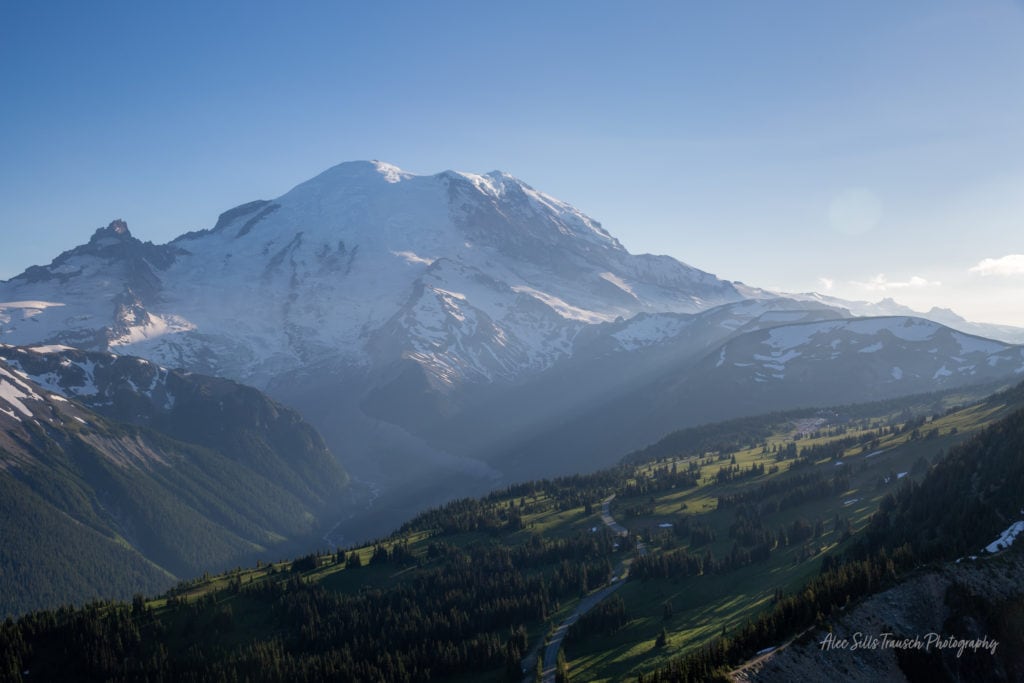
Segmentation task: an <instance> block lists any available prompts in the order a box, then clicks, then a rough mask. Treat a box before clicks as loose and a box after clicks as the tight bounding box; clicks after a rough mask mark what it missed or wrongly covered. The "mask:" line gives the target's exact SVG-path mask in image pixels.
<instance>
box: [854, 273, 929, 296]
mask: <svg viewBox="0 0 1024 683" xmlns="http://www.w3.org/2000/svg"><path fill="white" fill-rule="evenodd" d="M850 284H851V285H854V286H856V287H860V288H861V289H866V290H868V291H871V292H885V291H888V290H890V289H923V288H924V287H941V286H942V283H941V282H938V281H933V280H926V279H925V278H923V277H920V276H918V275H914V276H913V277H911V278H910V279H909V280H889V278H887V277H886V276H885V275H884V274H883V273H879V274H878V275H876V276H874V277H873V278H871V279H870V280H868V281H867V282H855V281H851V282H850Z"/></svg>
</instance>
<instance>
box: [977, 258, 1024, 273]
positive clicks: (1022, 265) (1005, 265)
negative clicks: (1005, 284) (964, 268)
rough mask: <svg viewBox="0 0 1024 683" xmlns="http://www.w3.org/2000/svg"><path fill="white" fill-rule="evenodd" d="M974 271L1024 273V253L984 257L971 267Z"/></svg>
mask: <svg viewBox="0 0 1024 683" xmlns="http://www.w3.org/2000/svg"><path fill="white" fill-rule="evenodd" d="M971 272H972V273H978V274H979V275H986V276H987V275H1002V276H1004V277H1005V276H1010V275H1024V254H1008V255H1006V256H1003V257H1002V258H987V259H982V260H981V261H980V262H979V263H978V265H976V266H974V267H973V268H971Z"/></svg>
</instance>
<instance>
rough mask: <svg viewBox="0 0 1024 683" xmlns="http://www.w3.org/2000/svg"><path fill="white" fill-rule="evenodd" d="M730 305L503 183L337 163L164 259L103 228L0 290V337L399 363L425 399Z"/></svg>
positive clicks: (239, 358)
mask: <svg viewBox="0 0 1024 683" xmlns="http://www.w3.org/2000/svg"><path fill="white" fill-rule="evenodd" d="M739 298H740V296H739V294H738V293H737V292H736V290H735V289H734V288H733V286H732V285H731V284H729V283H726V282H723V281H721V280H718V279H717V278H715V277H714V276H712V275H709V274H707V273H704V272H702V271H699V270H697V269H695V268H691V267H689V266H687V265H685V264H682V263H680V262H678V261H676V260H674V259H671V258H669V257H663V256H662V257H658V256H650V255H642V256H635V255H632V254H629V253H628V252H627V251H626V250H625V249H624V248H623V247H622V245H621V244H619V242H618V241H617V240H615V239H614V238H613V237H612V236H611V235H609V234H608V233H607V232H606V231H605V230H604V229H603V228H602V227H601V226H600V224H599V223H597V222H596V221H594V220H592V219H590V218H589V217H587V216H586V215H584V214H582V213H581V212H579V211H578V210H576V209H574V208H573V207H571V206H569V205H568V204H565V203H564V202H560V201H558V200H556V199H554V198H552V197H550V196H548V195H545V194H543V193H541V192H538V191H536V190H534V189H533V188H531V187H530V186H528V185H526V184H525V183H523V182H522V181H519V180H517V179H515V178H513V177H511V176H509V175H507V174H504V173H499V172H494V173H490V174H487V175H474V174H468V173H456V172H453V171H447V172H444V173H440V174H437V175H433V176H414V175H412V174H409V173H405V172H403V171H401V170H400V169H398V168H396V167H394V166H390V165H388V164H384V163H380V162H353V163H346V164H341V165H339V166H336V167H334V168H332V169H329V170H328V171H326V172H324V173H322V174H321V175H319V176H317V177H316V178H313V179H312V180H310V181H308V182H305V183H303V184H301V185H299V186H297V187H296V188H294V189H293V190H291V191H290V192H288V193H287V194H285V195H284V196H282V197H280V198H278V199H276V200H274V201H269V202H268V201H257V202H252V203H249V204H246V205H243V206H240V207H237V208H236V209H233V210H231V211H228V212H226V213H225V214H223V215H222V216H221V218H220V220H219V221H218V223H217V225H216V226H215V227H214V228H212V229H211V230H205V231H200V232H194V233H189V234H186V235H183V236H182V237H180V238H178V239H176V240H174V241H173V242H171V243H170V244H168V245H163V246H155V245H152V244H149V243H142V242H140V241H139V240H137V239H135V238H134V237H132V236H131V234H130V232H129V231H128V229H127V226H126V225H125V224H124V223H123V222H122V221H115V222H114V223H112V224H111V226H110V227H108V228H105V229H101V230H98V231H97V232H96V234H95V235H93V237H92V239H91V240H90V241H89V243H88V244H86V245H84V246H81V247H78V248H76V249H73V250H71V251H69V252H65V253H64V254H61V255H60V256H59V257H58V258H57V259H55V260H54V262H53V263H51V264H50V265H49V266H46V267H33V268H30V269H29V270H27V271H26V272H25V273H23V274H22V275H20V276H18V277H16V278H13V279H12V280H10V281H8V282H6V283H3V284H2V285H0V301H2V302H7V303H2V304H0V341H3V342H7V343H13V344H30V343H66V344H69V345H75V346H80V347H83V348H91V349H104V350H106V349H116V350H118V351H119V352H124V353H132V354H135V355H141V356H144V357H147V358H151V359H153V360H155V361H157V362H159V363H161V364H163V365H167V366H171V367H188V368H190V369H194V370H202V371H205V372H211V373H215V374H220V375H224V376H228V377H232V378H235V379H239V380H242V381H246V382H248V383H252V384H256V385H258V386H265V385H266V384H267V383H268V382H269V381H270V380H271V379H272V378H274V377H275V376H279V375H281V374H282V373H287V372H289V371H292V370H294V369H296V368H299V367H304V366H309V365H311V364H316V363H321V362H324V361H329V362H332V363H343V364H347V365H351V366H362V367H366V366H372V365H375V364H379V363H382V362H391V361H394V360H397V359H400V358H405V359H408V360H411V361H413V362H415V363H417V364H419V365H420V366H422V367H423V368H424V370H425V371H426V373H427V376H428V378H429V379H430V381H431V383H432V384H433V385H434V386H435V387H445V386H451V385H453V384H456V383H459V382H463V381H467V380H468V381H473V380H477V381H490V380H492V379H515V378H517V377H519V376H521V375H522V374H524V373H528V372H535V371H538V370H543V369H544V368H546V367H549V366H550V365H551V364H552V363H554V362H555V361H556V360H558V359H559V358H562V357H564V356H566V355H568V354H569V353H570V352H571V348H572V340H573V338H574V337H575V335H576V334H577V333H578V332H579V331H580V330H581V329H583V328H584V327H586V326H587V325H589V324H593V323H597V322H605V321H613V320H615V319H617V318H619V317H622V318H630V317H632V316H634V315H636V314H637V313H641V312H648V313H657V312H695V311H700V310H704V309H706V308H709V307H712V306H714V305H717V304H721V303H725V302H729V301H735V300H738V299H739Z"/></svg>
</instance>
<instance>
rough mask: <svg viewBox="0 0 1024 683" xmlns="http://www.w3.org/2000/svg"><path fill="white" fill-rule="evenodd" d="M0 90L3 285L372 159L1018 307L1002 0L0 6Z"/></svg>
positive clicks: (648, 230)
mask: <svg viewBox="0 0 1024 683" xmlns="http://www.w3.org/2000/svg"><path fill="white" fill-rule="evenodd" d="M293 5H297V6H293ZM0 101H2V102H3V106H2V107H0V235H2V247H0V278H8V277H11V276H13V275H15V274H17V273H19V272H21V271H22V270H24V268H25V267H27V266H28V265H31V264H35V263H47V262H49V261H50V260H51V259H52V258H53V257H54V256H56V254H57V253H59V252H60V251H62V250H64V249H68V248H71V247H72V246H74V245H76V244H79V243H82V242H84V241H85V240H86V239H87V238H88V236H89V235H90V234H91V232H92V231H93V230H94V229H95V228H97V227H99V226H101V225H106V224H107V223H108V222H109V221H110V220H112V219H113V218H124V219H125V220H127V221H128V223H129V225H130V226H131V229H132V231H133V233H135V234H136V235H137V236H139V237H140V238H142V239H148V240H152V241H154V242H158V243H159V242H166V241H168V240H170V239H172V238H173V237H175V236H177V235H178V234H180V233H182V232H185V231H187V230H193V229H198V228H205V227H210V226H212V225H213V223H214V222H215V221H216V218H217V215H218V214H219V213H220V212H221V211H224V210H227V209H229V208H231V207H232V206H235V205H237V204H240V203H242V202H245V201H249V200H251V199H256V198H272V197H275V196H278V195H280V194H283V193H284V192H286V191H287V190H288V189H290V188H291V187H292V186H294V185H296V184H298V183H299V182H301V181H303V180H305V179H307V178H309V177H311V176H313V175H315V174H317V173H319V172H320V171H322V170H324V169H325V168H327V167H329V166H332V165H334V164H336V163H339V162H341V161H346V160H352V159H382V160H385V161H389V162H391V163H394V164H396V165H398V166H400V167H402V168H404V169H405V170H407V171H411V172H414V173H434V172H437V171H441V170H444V169H448V168H454V169H458V170H465V171H474V172H486V171H490V170H493V169H501V170H505V171H508V172H510V173H512V174H514V175H516V176H518V177H520V178H522V179H523V180H525V181H526V182H528V183H530V184H531V185H533V186H534V187H536V188H538V189H540V190H542V191H545V192H547V193H549V194H552V195H554V196H556V197H559V198H560V199H564V200H566V201H569V202H571V203H573V204H575V205H576V206H577V207H579V208H580V209H581V210H583V211H585V212H586V213H588V214H590V215H591V216H593V217H594V218H596V219H597V220H600V221H601V222H602V223H603V224H604V226H605V227H606V228H607V229H608V230H609V231H610V232H611V233H612V234H614V235H615V236H617V237H618V238H619V239H620V240H621V241H622V242H623V244H625V245H626V247H627V248H629V249H630V250H631V251H633V252H654V253H667V254H671V255H672V256H675V257H677V258H679V259H681V260H683V261H685V262H687V263H690V264H692V265H695V266H697V267H700V268H703V269H705V270H709V271H711V272H714V273H716V274H717V275H719V276H721V277H725V278H728V279H737V280H742V281H744V282H747V283H748V284H753V285H757V286H763V287H771V288H779V289H783V290H788V291H809V290H818V291H823V292H827V293H830V294H833V295H837V296H842V297H845V298H855V299H869V300H877V299H879V298H881V297H884V296H893V297H895V298H896V299H897V300H899V301H901V302H903V303H906V304H909V305H912V306H914V307H915V308H918V309H925V308H928V307H931V306H933V305H938V306H948V307H952V308H954V309H956V310H957V311H959V312H961V313H962V314H964V315H966V316H967V317H969V318H972V319H975V320H984V321H992V322H1006V323H1012V324H1018V325H1024V256H1022V257H1020V258H1017V259H1015V258H1013V256H1014V255H1021V254H1024V114H1022V112H1024V3H1021V2H1019V1H1016V2H1014V1H1011V0H1005V1H999V0H978V1H974V2H966V1H964V2H941V1H918V2H915V1H912V0H910V1H901V2H811V1H807V2H716V3H708V2H666V3H655V2H636V3H626V2H555V3H552V2H544V3H540V2H536V3H535V2H515V3H479V2H444V1H439V2H429V3H428V2H408V3H405V2H395V3H384V2H381V3H342V2H330V3H326V2H325V3H313V2H307V3H256V2H246V3H241V2H238V3H232V2H217V3H200V2H179V3H160V4H157V3H137V2H115V1H111V2H100V3H81V2H67V3H56V2H51V3H15V2H10V1H8V2H4V1H2V0H0ZM986 259H987V260H986Z"/></svg>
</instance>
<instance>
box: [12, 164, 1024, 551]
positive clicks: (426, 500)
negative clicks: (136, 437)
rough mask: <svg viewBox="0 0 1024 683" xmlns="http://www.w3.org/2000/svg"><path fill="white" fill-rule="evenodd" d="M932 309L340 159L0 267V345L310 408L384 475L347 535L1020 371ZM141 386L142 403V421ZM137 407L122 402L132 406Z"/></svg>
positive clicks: (521, 200)
mask: <svg viewBox="0 0 1024 683" xmlns="http://www.w3.org/2000/svg"><path fill="white" fill-rule="evenodd" d="M863 315H884V316H887V317H882V318H874V319H872V320H858V319H855V318H854V316H863ZM923 317H926V318H929V319H930V320H931V322H925V321H924V320H922V319H921V316H917V315H913V312H912V311H909V310H908V309H906V310H905V309H902V308H901V307H899V306H898V304H895V302H882V303H881V304H864V303H855V302H844V301H840V300H837V299H831V298H828V297H822V296H819V295H786V296H782V295H779V294H776V293H772V292H767V291H764V290H758V289H755V288H752V287H748V286H746V285H742V284H739V283H731V282H726V281H723V280H720V279H718V278H717V277H715V276H713V275H711V274H709V273H706V272H703V271H701V270H698V269H696V268H693V267H691V266H689V265H686V264H684V263H681V262H679V261H677V260H675V259H673V258H670V257H667V256H651V255H633V254H630V253H629V252H627V251H626V250H625V249H624V248H623V247H622V245H621V244H620V243H619V242H618V241H617V240H616V239H615V238H614V237H612V236H611V235H610V234H609V233H608V232H606V231H605V230H604V229H603V228H602V227H601V225H600V224H599V223H598V222H597V221H595V220H593V219H591V218H589V217H588V216H586V215H584V214H583V213H581V212H580V211H578V210H577V209H575V208H574V207H572V206H570V205H568V204H566V203H564V202H561V201H559V200H557V199H555V198H553V197H550V196H548V195H546V194H544V193H542V192H539V191H537V190H535V189H533V188H531V187H530V186H529V185H527V184H526V183H524V182H522V181H520V180H517V179H516V178H513V177H511V176H509V175H508V174H505V173H500V172H493V173H488V174H486V175H475V174H469V173H458V172H454V171H446V172H443V173H439V174H436V175H431V176H415V175H412V174H409V173H406V172H404V171H402V170H400V169H398V168H396V167H394V166H391V165H388V164H385V163H381V162H352V163H345V164H341V165H339V166H336V167H334V168H331V169H329V170H327V171H325V172H324V173H322V174H321V175H319V176H317V177H316V178H313V179H312V180H309V181H307V182H305V183H302V184H301V185H298V186H297V187H295V188H294V189H293V190H291V191H290V192H288V193H286V194H285V195H283V196H281V197H279V198H277V199H275V200H271V201H266V200H260V201H254V202H250V203H248V204H244V205H242V206H239V207H236V208H234V209H232V210H230V211H227V212H225V213H224V214H222V215H221V216H220V219H219V220H218V221H217V223H216V225H215V226H214V227H213V228H211V229H209V230H201V231H197V232H191V233H187V234H184V235H182V236H181V237H178V238H177V239H175V240H173V241H172V242H170V243H168V244H166V245H153V244H150V243H143V242H141V241H139V240H138V239H136V238H135V237H133V236H132V235H131V233H130V232H129V230H128V227H127V225H126V224H125V223H124V222H123V221H114V222H113V223H111V224H110V225H109V226H108V227H106V228H101V229H99V230H97V231H96V232H95V234H94V235H93V236H92V237H91V239H90V240H89V242H88V243H87V244H85V245H82V246H78V247H75V248H74V249H71V250H69V251H66V252H64V253H62V254H61V255H59V256H58V257H57V258H55V259H54V261H53V262H52V263H51V264H49V265H47V266H33V267H32V268H29V269H28V270H26V271H25V272H24V273H22V274H21V275H19V276H17V277H15V278H12V279H11V280H9V281H7V282H4V283H0V341H3V342H7V343H9V344H17V345H27V344H49V345H68V346H72V347H77V348H81V349H86V350H91V351H95V352H100V353H110V352H115V353H118V354H133V355H137V356H141V357H143V358H147V359H149V360H150V361H152V362H154V363H157V364H159V365H160V366H161V367H168V368H182V369H184V370H187V371H189V372H196V373H204V374H207V375H213V376H218V377H223V378H229V379H232V380H235V381H238V382H244V383H247V384H251V385H253V386H255V387H257V388H260V389H263V390H265V391H267V392H268V393H269V394H270V395H271V396H273V397H274V398H275V399H277V400H279V401H281V402H283V403H285V404H287V405H289V406H291V407H293V408H295V409H296V410H298V411H299V413H300V414H302V415H303V417H304V418H305V419H307V420H309V421H310V422H311V423H312V424H313V425H314V426H315V427H316V428H317V429H318V430H320V432H321V433H322V434H323V436H324V438H325V440H326V442H327V444H328V446H330V448H331V449H332V450H333V451H334V452H336V453H337V454H338V455H339V457H340V458H342V460H343V463H344V465H345V467H346V469H348V470H349V471H351V472H352V473H353V474H355V475H356V476H358V477H359V478H360V479H363V480H366V481H369V482H372V483H373V485H374V486H378V487H379V488H380V490H381V491H382V497H381V499H380V503H379V508H380V509H381V510H388V511H389V512H387V513H386V514H385V513H383V512H382V514H385V517H386V519H385V518H383V517H382V518H381V520H379V524H378V525H376V526H375V525H374V524H373V523H370V522H368V521H367V520H366V519H362V520H360V521H359V522H358V524H355V523H354V525H353V528H351V529H344V528H342V532H344V533H346V535H348V534H353V533H355V534H373V533H382V532H383V531H385V530H387V528H388V527H389V526H390V525H391V524H393V523H397V522H398V521H401V520H402V519H404V518H405V517H407V516H409V514H411V513H412V512H413V511H415V510H417V509H420V508H422V507H424V506H425V505H428V504H430V503H436V502H439V501H440V500H444V499H447V498H450V497H452V496H454V495H465V494H468V493H473V492H482V491H484V490H487V489H489V488H491V487H493V486H495V485H496V484H500V483H503V482H507V481H510V480H519V479H524V478H531V477H535V476H539V475H542V474H551V473H556V472H558V473H561V472H572V471H577V470H580V469H585V468H594V467H598V466H600V465H605V464H608V463H610V462H614V461H615V459H616V458H618V457H620V456H621V455H623V454H624V453H625V452H628V451H630V450H633V449H636V448H639V447H642V446H643V445H645V444H647V443H650V442H651V441H653V440H655V439H657V438H658V437H660V436H661V435H662V434H664V433H665V432H666V431H669V430H671V429H675V428H679V427H683V426H687V425H692V424H697V423H699V422H708V421H714V420H720V419H724V418H727V417H735V416H738V415H743V414H753V413H759V412H765V411H767V410H773V409H776V408H778V407H792V406H799V405H813V404H815V403H817V402H819V401H826V402H829V403H842V402H852V401H855V400H867V399H874V398H886V397H893V396H899V395H904V394H910V393H917V392H921V391H930V390H933V389H942V388H950V387H955V386H965V385H969V384H979V383H986V382H1000V381H1004V382H1009V381H1012V380H1014V379H1015V378H1019V377H1020V374H1021V373H1022V372H1024V357H1022V355H1021V351H1020V348H1019V347H1016V346H1014V345H1013V342H1016V341H1021V340H1024V332H1022V331H1021V330H1018V329H1015V328H1005V327H996V326H984V325H977V324H974V323H968V322H967V321H964V320H962V319H960V318H958V317H956V316H955V314H952V312H949V311H942V310H937V309H933V310H932V311H930V312H929V313H926V314H923ZM953 328H955V329H957V330H960V331H958V332H954V331H953ZM973 334H980V335H983V336H988V337H992V338H996V337H998V338H999V339H1000V340H1001V341H998V342H997V341H991V340H986V339H981V338H978V337H974V336H970V335H973ZM68 353H70V352H68ZM182 376H183V375H182ZM39 377H42V376H41V375H39ZM136 384H137V386H142V385H138V383H136ZM143 393H145V392H143ZM126 400H127V399H126ZM147 400H148V397H136V398H134V399H131V400H129V401H128V404H127V405H131V406H135V402H138V403H139V405H140V406H141V410H142V412H141V413H140V414H141V415H143V416H144V417H143V418H139V419H143V420H145V419H150V418H146V417H145V416H146V415H148V413H147V412H146V410H148V409H147V408H146V405H147V403H146V401H147ZM157 400H158V399H157ZM150 404H152V401H150ZM134 409H135V408H134V407H133V408H131V409H129V410H128V413H120V414H119V418H126V417H127V419H129V421H135V422H137V420H138V419H137V418H134V417H131V415H129V413H131V410H134Z"/></svg>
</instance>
